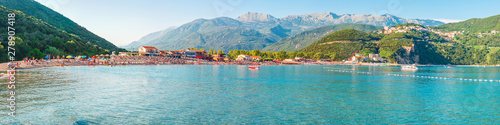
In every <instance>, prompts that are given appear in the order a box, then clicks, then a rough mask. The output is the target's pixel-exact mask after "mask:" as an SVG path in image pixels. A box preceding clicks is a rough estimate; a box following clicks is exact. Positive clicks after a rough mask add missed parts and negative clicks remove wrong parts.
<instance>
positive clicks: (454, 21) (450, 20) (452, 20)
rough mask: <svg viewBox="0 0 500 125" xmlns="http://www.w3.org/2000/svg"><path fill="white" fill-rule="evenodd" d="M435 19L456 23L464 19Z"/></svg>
mask: <svg viewBox="0 0 500 125" xmlns="http://www.w3.org/2000/svg"><path fill="white" fill-rule="evenodd" d="M434 20H437V21H441V22H443V23H456V22H460V21H463V20H454V19H434Z"/></svg>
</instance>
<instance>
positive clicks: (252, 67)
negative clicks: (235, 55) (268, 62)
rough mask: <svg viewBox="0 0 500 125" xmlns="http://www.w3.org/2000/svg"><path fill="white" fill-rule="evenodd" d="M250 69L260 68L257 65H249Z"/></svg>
mask: <svg viewBox="0 0 500 125" xmlns="http://www.w3.org/2000/svg"><path fill="white" fill-rule="evenodd" d="M248 69H259V67H257V66H248Z"/></svg>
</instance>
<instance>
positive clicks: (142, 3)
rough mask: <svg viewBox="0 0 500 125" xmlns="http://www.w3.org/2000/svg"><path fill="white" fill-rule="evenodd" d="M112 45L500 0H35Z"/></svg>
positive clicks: (488, 12)
mask: <svg viewBox="0 0 500 125" xmlns="http://www.w3.org/2000/svg"><path fill="white" fill-rule="evenodd" d="M36 1H38V2H40V3H42V4H44V5H45V6H48V7H50V8H52V9H54V10H55V11H57V12H59V13H61V14H63V15H64V16H66V17H68V18H70V19H71V20H73V21H75V22H76V23H78V24H80V25H82V26H83V27H85V28H87V29H89V30H90V31H92V32H94V33H95V34H97V35H99V36H101V37H103V38H105V39H107V40H108V41H110V42H112V43H114V44H115V45H118V46H121V45H126V44H128V43H130V42H132V41H135V40H138V39H140V38H141V37H142V36H145V35H147V34H149V33H152V32H155V31H159V30H162V29H166V28H168V27H171V26H180V25H182V24H185V23H188V22H190V21H193V20H195V19H198V18H206V19H211V18H216V17H220V16H226V17H231V18H237V17H238V16H239V15H241V14H243V13H245V12H259V13H267V14H271V15H273V16H274V17H278V18H279V17H285V16H287V15H301V14H309V13H324V12H334V13H337V14H376V15H382V14H386V13H388V14H391V15H395V16H399V17H403V18H409V19H415V18H418V19H443V20H452V21H454V20H455V21H456V20H466V19H470V18H484V17H489V16H493V15H498V14H500V8H499V7H498V6H499V5H500V1H498V0H36Z"/></svg>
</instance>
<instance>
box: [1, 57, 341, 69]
mask: <svg viewBox="0 0 500 125" xmlns="http://www.w3.org/2000/svg"><path fill="white" fill-rule="evenodd" d="M331 64H333V65H338V64H340V63H337V62H329V63H316V62H315V63H297V64H292V65H331ZM85 65H89V66H97V65H105V66H117V65H290V64H286V63H282V62H280V61H251V60H240V61H236V60H228V61H214V60H208V59H201V58H190V57H167V56H116V55H111V56H99V57H89V58H76V59H65V58H52V59H50V58H48V59H35V58H24V59H23V61H16V62H11V63H10V64H9V66H8V68H10V67H16V68H18V69H30V68H39V67H50V66H62V67H63V66H85Z"/></svg>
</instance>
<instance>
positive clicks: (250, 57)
mask: <svg viewBox="0 0 500 125" xmlns="http://www.w3.org/2000/svg"><path fill="white" fill-rule="evenodd" d="M250 58H260V56H250Z"/></svg>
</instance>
